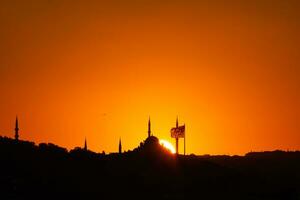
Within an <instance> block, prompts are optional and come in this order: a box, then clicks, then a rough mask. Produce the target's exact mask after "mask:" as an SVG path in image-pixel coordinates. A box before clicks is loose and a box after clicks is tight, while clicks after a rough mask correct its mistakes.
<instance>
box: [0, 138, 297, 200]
mask: <svg viewBox="0 0 300 200" xmlns="http://www.w3.org/2000/svg"><path fill="white" fill-rule="evenodd" d="M0 170H1V176H0V199H70V200H71V199H172V200H173V199H243V200H247V199H285V200H286V199H300V152H298V151H296V152H284V151H273V152H261V153H248V154H246V155H245V156H195V155H189V156H180V155H179V156H175V155H171V154H170V153H169V152H168V151H166V150H165V149H164V148H161V146H159V145H158V143H157V142H156V141H155V138H152V140H151V139H149V140H148V141H145V142H144V143H142V144H141V145H140V147H139V148H137V149H134V150H133V151H130V152H126V153H122V154H109V155H105V154H103V153H102V154H98V153H94V152H92V151H88V150H85V149H81V148H75V149H73V150H71V151H67V150H66V149H64V148H61V147H58V146H56V145H54V144H44V143H42V144H39V145H38V146H37V145H35V144H34V143H32V142H26V141H15V140H12V139H9V138H3V137H0Z"/></svg>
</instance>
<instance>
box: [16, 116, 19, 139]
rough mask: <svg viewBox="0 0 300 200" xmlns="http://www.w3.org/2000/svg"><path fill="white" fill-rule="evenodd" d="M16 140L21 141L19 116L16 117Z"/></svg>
mask: <svg viewBox="0 0 300 200" xmlns="http://www.w3.org/2000/svg"><path fill="white" fill-rule="evenodd" d="M15 140H16V141H18V140H19V122H18V116H17V117H16V126H15Z"/></svg>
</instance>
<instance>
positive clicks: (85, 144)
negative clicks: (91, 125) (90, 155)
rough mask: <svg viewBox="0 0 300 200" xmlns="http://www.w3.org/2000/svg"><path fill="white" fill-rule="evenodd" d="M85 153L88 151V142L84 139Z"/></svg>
mask: <svg viewBox="0 0 300 200" xmlns="http://www.w3.org/2000/svg"><path fill="white" fill-rule="evenodd" d="M83 149H84V150H85V151H87V142H86V138H85V139H84V148H83Z"/></svg>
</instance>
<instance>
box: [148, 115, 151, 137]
mask: <svg viewBox="0 0 300 200" xmlns="http://www.w3.org/2000/svg"><path fill="white" fill-rule="evenodd" d="M150 136H151V122H150V117H149V121H148V137H150Z"/></svg>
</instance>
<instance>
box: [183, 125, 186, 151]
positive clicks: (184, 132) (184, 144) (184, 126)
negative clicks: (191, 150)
mask: <svg viewBox="0 0 300 200" xmlns="http://www.w3.org/2000/svg"><path fill="white" fill-rule="evenodd" d="M185 137H186V133H185V125H184V141H183V142H184V152H183V153H184V155H185Z"/></svg>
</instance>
